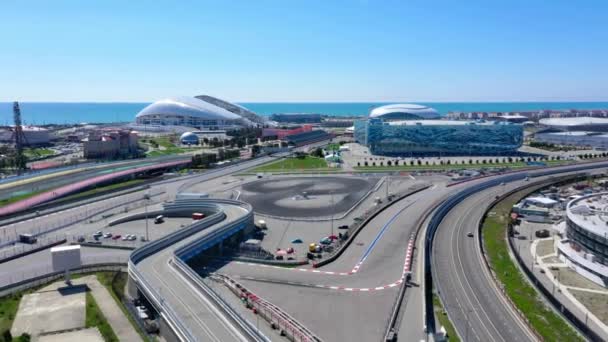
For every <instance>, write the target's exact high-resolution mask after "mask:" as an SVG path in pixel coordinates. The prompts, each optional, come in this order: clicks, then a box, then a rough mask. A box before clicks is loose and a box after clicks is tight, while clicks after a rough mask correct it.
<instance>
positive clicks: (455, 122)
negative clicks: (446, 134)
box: [388, 120, 504, 126]
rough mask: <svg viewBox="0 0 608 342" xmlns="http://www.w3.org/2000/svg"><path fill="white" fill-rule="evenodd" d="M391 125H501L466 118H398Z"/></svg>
mask: <svg viewBox="0 0 608 342" xmlns="http://www.w3.org/2000/svg"><path fill="white" fill-rule="evenodd" d="M388 124H389V125H391V126H415V125H418V126H447V125H452V126H464V125H483V126H490V125H503V124H504V123H499V122H496V121H466V120H400V121H390V122H388Z"/></svg>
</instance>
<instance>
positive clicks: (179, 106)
mask: <svg viewBox="0 0 608 342" xmlns="http://www.w3.org/2000/svg"><path fill="white" fill-rule="evenodd" d="M163 114H164V115H183V116H192V117H201V118H206V119H210V120H238V119H241V118H242V117H241V116H239V115H237V114H234V113H232V112H230V111H228V110H226V109H224V108H222V107H219V106H216V105H214V104H211V103H209V102H206V101H203V100H201V99H198V98H195V97H177V98H170V99H165V100H160V101H156V102H154V103H152V104H151V105H148V106H147V107H146V108H144V109H142V110H141V111H140V112H139V113H137V115H136V117H137V118H139V117H142V116H148V115H163Z"/></svg>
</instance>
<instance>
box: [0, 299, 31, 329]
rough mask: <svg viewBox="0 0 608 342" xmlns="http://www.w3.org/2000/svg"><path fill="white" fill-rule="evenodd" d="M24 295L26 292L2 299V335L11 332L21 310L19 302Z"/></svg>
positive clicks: (0, 322) (0, 321) (0, 301)
mask: <svg viewBox="0 0 608 342" xmlns="http://www.w3.org/2000/svg"><path fill="white" fill-rule="evenodd" d="M24 294H25V293H24V292H18V293H15V294H12V295H9V296H6V297H4V298H2V299H0V333H2V334H3V333H4V332H5V331H7V330H11V327H12V326H13V321H14V320H15V315H17V310H18V309H19V302H20V301H21V297H23V295H24Z"/></svg>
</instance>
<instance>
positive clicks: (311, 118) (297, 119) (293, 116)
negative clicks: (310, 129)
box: [270, 113, 323, 124]
mask: <svg viewBox="0 0 608 342" xmlns="http://www.w3.org/2000/svg"><path fill="white" fill-rule="evenodd" d="M322 119H323V116H322V115H321V114H312V113H279V114H272V115H271V116H270V120H272V121H276V122H281V123H283V122H289V123H300V124H303V123H321V120H322Z"/></svg>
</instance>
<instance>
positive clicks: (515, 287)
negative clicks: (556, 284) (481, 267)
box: [482, 190, 583, 341]
mask: <svg viewBox="0 0 608 342" xmlns="http://www.w3.org/2000/svg"><path fill="white" fill-rule="evenodd" d="M528 193H530V190H524V191H521V192H518V193H515V194H513V195H511V196H509V197H508V198H506V199H505V200H503V201H501V202H500V203H498V204H497V205H496V206H495V207H493V208H492V209H491V211H493V212H494V213H495V214H494V215H492V216H488V217H486V218H485V219H484V222H483V227H482V229H483V242H484V246H485V249H486V252H487V254H488V257H489V260H490V264H491V267H492V269H493V270H494V272H495V273H496V275H497V277H498V279H499V280H500V282H501V283H502V284H504V288H505V290H506V292H507V295H508V296H509V297H510V298H511V300H512V301H513V302H514V303H515V305H516V306H517V307H518V309H519V310H521V311H522V312H523V313H524V315H525V316H526V318H527V319H528V320H529V321H530V324H531V325H532V327H533V328H534V329H535V330H536V331H537V332H538V333H539V334H540V335H541V336H542V337H543V339H544V340H545V341H583V339H582V338H581V337H580V336H579V335H578V334H577V333H576V332H575V331H574V330H573V329H572V328H571V327H570V325H568V324H567V323H566V322H564V320H563V319H562V318H561V316H559V315H558V314H556V313H555V312H554V311H553V310H552V309H551V308H549V307H547V306H546V304H544V302H543V300H542V299H541V297H540V295H539V294H538V293H537V292H536V290H535V289H534V288H533V287H532V286H531V285H530V284H529V283H528V281H527V280H526V279H525V278H524V277H525V276H524V275H523V274H522V273H521V272H520V270H519V268H518V267H517V265H516V264H515V262H516V261H513V260H512V259H511V257H510V256H509V246H508V243H507V241H506V229H507V225H508V220H509V217H510V213H511V207H512V206H513V204H515V203H517V202H518V201H519V200H520V199H521V198H523V197H524V196H526V195H527V194H528Z"/></svg>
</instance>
